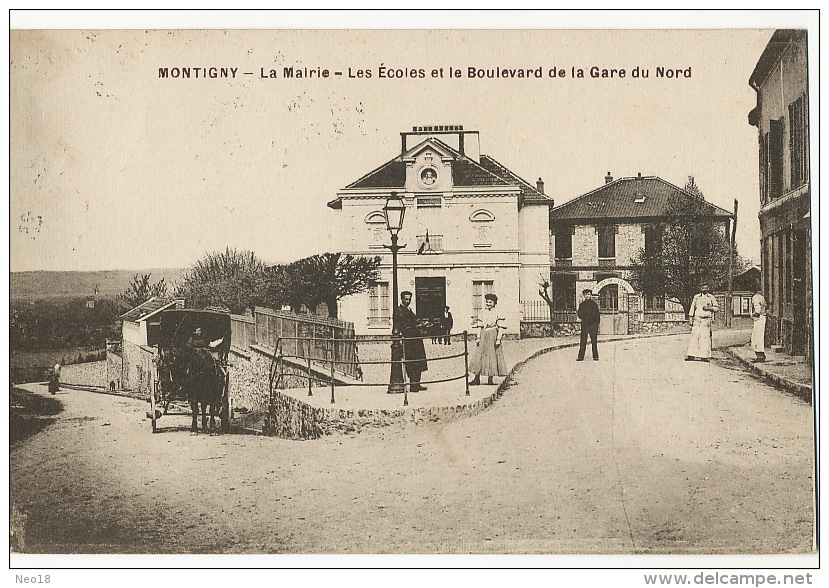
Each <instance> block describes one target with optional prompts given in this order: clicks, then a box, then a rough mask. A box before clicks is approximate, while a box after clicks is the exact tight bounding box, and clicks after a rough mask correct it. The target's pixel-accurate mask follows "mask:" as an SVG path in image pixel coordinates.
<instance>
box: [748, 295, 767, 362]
mask: <svg viewBox="0 0 829 588" xmlns="http://www.w3.org/2000/svg"><path fill="white" fill-rule="evenodd" d="M766 306H767V305H766V298H765V296H763V292H762V290H761V289H760V284H759V283H757V284H755V287H754V296H752V297H751V318H752V319H754V327H753V328H752V329H751V349H752V350H754V353H756V354H757V357H756V358H755V359H754V363H761V362H763V361H766Z"/></svg>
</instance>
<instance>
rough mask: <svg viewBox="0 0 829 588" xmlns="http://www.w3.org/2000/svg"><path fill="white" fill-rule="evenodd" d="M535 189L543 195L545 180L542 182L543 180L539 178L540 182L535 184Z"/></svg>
mask: <svg viewBox="0 0 829 588" xmlns="http://www.w3.org/2000/svg"><path fill="white" fill-rule="evenodd" d="M535 189H536V190H538V191H539V192H541V193H542V194H543V193H544V180H542V179H541V178H538V181H537V182H536V183H535Z"/></svg>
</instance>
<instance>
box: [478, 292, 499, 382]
mask: <svg viewBox="0 0 829 588" xmlns="http://www.w3.org/2000/svg"><path fill="white" fill-rule="evenodd" d="M484 301H485V302H484V303H485V304H486V308H483V309H481V312H480V313H479V314H478V318H477V319H476V321H475V326H477V327H478V328H480V331H479V332H478V341H477V342H476V344H475V349H473V350H472V354H471V355H470V356H469V372H470V373H472V374H475V377H474V378H473V379H472V381H471V382H469V384H470V385H471V386H477V385H478V384H480V383H481V376H488V381H487V383H488V384H489V385H490V386H491V385H492V384H493V382H492V377H493V376H505V375H507V363H506V362H505V361H504V349H503V347H501V336H502V331H503V330H504V329H505V328H506V327H504V324H503V322H504V318H503V317H501V316H498V311H497V310H495V306H496V305H497V304H498V297H497V296H496V295H495V294H485V295H484Z"/></svg>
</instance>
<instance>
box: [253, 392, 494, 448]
mask: <svg viewBox="0 0 829 588" xmlns="http://www.w3.org/2000/svg"><path fill="white" fill-rule="evenodd" d="M505 389H506V386H504V385H503V384H502V385H501V386H499V387H498V389H497V390H496V391H495V392H493V393H492V394H490V395H489V396H486V397H485V398H481V399H479V400H477V401H475V402H473V403H470V404H459V405H457V406H442V407H424V408H398V409H391V410H386V409H376V410H372V409H363V410H343V409H338V408H316V407H313V406H311V405H309V404H306V403H304V402H302V401H300V400H297V399H295V398H292V397H290V396H288V395H287V394H284V393H282V392H279V391H275V392H274V399H273V410H272V411H271V413H270V415H268V416H269V418H266V419H265V428H264V431H263V432H264V433H265V434H266V435H273V436H276V437H282V438H284V439H296V440H309V439H319V438H320V437H322V436H324V435H331V434H333V433H353V432H356V431H359V430H360V429H363V428H365V427H387V426H391V425H400V424H407V423H412V424H420V423H426V422H432V423H434V422H444V421H449V420H453V419H458V418H462V417H468V416H474V415H476V414H478V413H480V412H482V411H483V410H485V409H486V408H488V407H489V406H490V405H491V404H492V403H493V402H495V400H496V399H497V398H499V397H500V396H501V395H502V394H503V391H504V390H505Z"/></svg>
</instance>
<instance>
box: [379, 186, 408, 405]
mask: <svg viewBox="0 0 829 588" xmlns="http://www.w3.org/2000/svg"><path fill="white" fill-rule="evenodd" d="M405 214H406V205H405V204H404V203H403V199H402V198H400V196H398V195H397V192H392V193H391V196H389V197H388V198H387V199H386V205H385V206H384V207H383V216H384V217H385V219H386V229H388V231H389V233H390V234H391V245H383V247H385V248H386V249H388V250H390V251H391V283H392V315H391V337H392V339H391V374H390V375H389V390H388V393H389V394H400V393H401V392H405V391H406V383H405V381H404V380H403V342H402V341H401V339H400V330H399V325H398V324H397V298H398V292H397V252H398V251H400V250H401V249H403V248H404V247H405V245H398V244H397V234H398V233H399V232H400V229H401V228H403V216H404V215H405Z"/></svg>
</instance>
